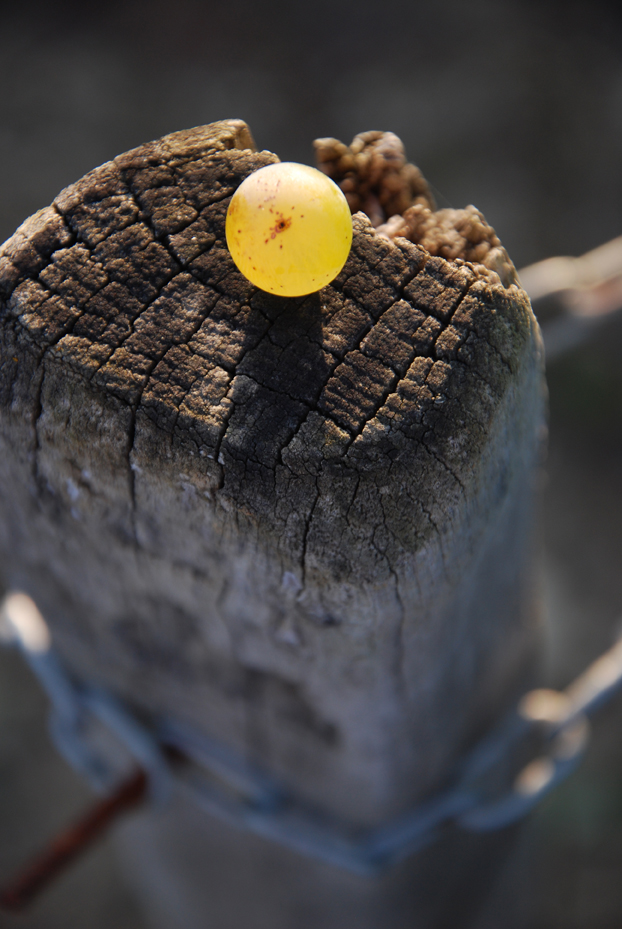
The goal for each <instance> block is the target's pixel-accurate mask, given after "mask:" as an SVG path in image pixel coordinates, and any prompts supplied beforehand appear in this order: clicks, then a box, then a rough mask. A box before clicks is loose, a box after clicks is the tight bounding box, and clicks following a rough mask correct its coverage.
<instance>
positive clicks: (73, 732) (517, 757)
mask: <svg viewBox="0 0 622 929" xmlns="http://www.w3.org/2000/svg"><path fill="white" fill-rule="evenodd" d="M0 635H2V637H3V638H4V640H5V642H6V643H7V644H13V645H16V646H17V647H19V648H20V650H21V652H22V654H23V655H24V657H25V659H26V661H27V662H28V664H29V665H30V667H31V669H32V670H33V672H34V674H35V675H36V677H37V679H38V680H39V682H40V683H41V685H42V687H43V688H44V689H45V691H46V693H47V695H48V697H49V699H50V702H51V717H50V718H51V726H50V731H51V735H52V737H53V739H54V741H55V744H56V745H57V747H58V749H59V751H60V752H61V753H62V754H63V756H64V757H65V758H66V759H67V760H68V761H69V763H70V764H72V765H73V766H74V767H75V768H76V770H78V771H79V772H80V773H82V774H83V775H85V776H86V778H87V779H88V780H89V782H90V783H91V784H92V786H93V787H94V788H95V789H97V790H101V789H109V788H110V787H111V786H112V785H113V784H114V783H115V782H118V781H119V780H120V778H121V771H120V770H119V768H118V762H117V761H116V759H115V758H113V757H112V755H111V754H110V753H108V754H106V753H105V751H104V750H103V749H102V747H101V745H97V744H94V743H93V742H92V741H90V740H89V722H91V721H92V720H93V719H96V720H98V721H99V723H100V724H101V725H103V726H105V727H106V729H107V730H109V732H111V733H112V734H113V735H114V737H115V738H116V740H118V742H120V743H121V745H123V746H124V748H125V749H126V750H127V752H129V754H130V755H131V756H132V757H133V758H134V759H135V761H136V762H137V763H138V764H139V765H140V767H141V768H142V769H143V770H144V771H145V773H146V774H147V775H148V781H149V785H150V794H151V798H152V800H154V801H155V802H157V803H163V802H165V801H166V800H167V799H169V798H170V797H171V795H172V794H173V792H175V791H178V792H180V793H182V794H185V795H187V796H189V797H190V798H192V800H193V801H194V802H195V803H196V804H197V805H198V806H199V807H200V808H201V809H203V810H205V811H206V812H208V813H209V814H211V815H213V816H217V817H218V818H220V819H223V820H225V821H226V822H228V823H230V824H232V825H234V826H236V827H238V828H242V829H248V830H249V831H251V832H254V833H256V834H257V835H261V836H264V837H265V838H268V839H271V840H273V841H276V842H279V843H281V844H283V845H286V846H288V847H289V848H292V849H294V850H296V851H297V852H299V853H301V854H303V855H307V856H310V857H312V858H316V859H319V860H321V861H324V862H328V863H330V864H333V865H337V866H339V867H342V868H346V869H348V870H350V871H354V872H357V873H360V874H370V873H375V872H377V871H378V870H379V869H381V868H384V867H387V866H389V865H392V864H394V863H396V862H397V861H399V860H401V859H403V858H405V857H407V856H408V855H411V854H413V853H414V852H416V851H418V850H419V849H421V848H423V847H424V846H425V845H427V844H429V843H430V842H432V841H434V839H435V838H436V836H437V835H438V832H439V830H441V829H442V828H444V827H446V826H448V825H450V824H453V825H457V826H459V827H461V828H464V829H468V830H472V831H488V830H492V829H500V828H503V827H505V826H507V825H509V824H510V823H512V822H515V821H516V820H518V819H520V818H521V817H523V816H525V815H526V813H528V812H529V811H530V810H531V809H532V808H533V807H534V806H535V805H536V804H537V803H538V802H539V801H540V800H541V799H542V797H544V796H545V795H546V794H547V793H548V792H549V791H550V790H551V789H552V788H553V787H554V786H555V785H556V784H558V783H559V782H560V781H561V780H563V779H564V778H565V777H567V776H568V774H569V773H570V772H571V771H572V770H573V769H574V767H575V766H576V764H577V762H578V761H579V759H580V757H581V754H582V752H583V750H584V748H585V745H586V743H587V737H588V718H589V717H590V716H591V715H592V714H593V713H594V712H595V711H596V710H597V709H598V708H599V707H600V706H601V705H602V704H603V703H604V702H605V701H606V700H608V699H610V698H611V696H613V694H615V693H616V692H617V691H618V690H619V689H621V688H622V641H620V642H618V643H616V644H615V645H614V646H613V647H612V648H611V649H609V651H608V652H606V653H605V654H604V655H602V656H601V657H600V658H599V659H598V660H597V661H595V662H593V663H592V664H591V665H590V666H589V668H588V669H587V670H586V671H585V672H584V673H583V674H581V675H580V676H579V677H578V678H577V679H576V680H575V681H574V682H573V683H572V684H571V685H570V686H569V687H567V688H566V690H565V691H563V692H558V691H552V690H536V691H531V692H530V693H529V694H526V695H525V697H524V698H523V700H521V701H520V703H519V706H518V708H517V709H516V710H515V711H513V712H512V713H511V714H510V715H509V716H508V717H507V718H506V719H505V720H504V721H502V723H501V724H500V725H499V726H498V727H497V728H496V729H494V730H493V731H492V732H491V733H489V734H488V735H487V736H486V737H485V738H484V739H483V740H482V741H481V742H480V743H479V744H478V745H477V746H476V747H475V748H474V749H473V750H472V751H471V752H470V754H469V755H468V756H467V758H466V759H465V761H464V763H463V764H462V766H461V769H460V772H459V774H458V775H457V776H456V777H455V779H454V781H453V783H451V784H450V785H449V786H448V787H447V788H445V789H443V790H440V791H438V792H437V793H436V794H435V795H434V796H432V797H430V798H429V799H428V800H426V801H425V802H423V803H421V804H419V805H418V806H417V807H416V808H415V809H414V810H412V811H410V812H408V813H406V814H404V815H402V816H400V817H398V818H396V819H395V820H394V821H393V822H390V823H388V824H386V825H384V826H381V827H377V828H375V829H367V830H360V829H356V828H354V827H353V826H352V825H351V824H348V823H345V822H342V821H339V820H336V819H335V818H333V817H329V816H327V815H326V814H325V813H323V812H322V811H319V810H317V809H315V808H313V807H311V806H310V805H308V804H307V803H306V802H304V801H303V800H302V799H300V798H298V797H296V796H294V795H293V794H291V793H290V792H289V791H288V789H287V788H286V787H285V786H284V785H283V784H282V783H281V782H280V781H278V780H277V779H276V778H274V777H272V776H271V775H269V774H268V773H266V772H265V771H263V770H261V769H260V768H258V767H256V766H254V765H251V764H249V763H248V762H246V761H245V760H244V759H242V758H240V757H238V756H237V755H236V754H235V753H234V752H232V751H231V750H230V749H229V748H227V747H226V746H224V745H222V744H221V743H219V742H217V741H216V740H213V739H210V738H208V737H206V736H204V735H202V734H200V733H198V732H196V731H194V730H193V729H192V728H191V727H189V726H187V725H186V724H185V723H182V722H179V721H177V720H172V719H162V720H159V721H156V722H155V723H154V725H153V726H152V727H150V728H148V727H147V726H146V725H145V724H144V723H143V722H141V721H139V720H138V719H137V718H136V716H135V715H134V714H133V713H132V712H131V710H130V709H129V708H128V707H127V706H125V705H124V704H123V703H122V702H121V701H119V700H118V699H117V698H116V697H115V696H114V695H112V694H110V693H108V692H106V691H104V690H103V689H102V688H99V687H93V686H91V685H89V684H88V683H79V682H77V681H76V680H74V679H73V678H72V677H71V676H70V675H69V674H68V673H67V672H66V671H65V669H64V668H63V666H62V664H61V662H60V661H59V659H58V657H57V656H56V654H55V652H54V650H53V648H52V645H51V638H50V635H49V630H48V629H47V626H46V624H45V621H44V620H43V617H42V616H41V615H40V613H39V612H38V610H37V608H36V606H35V604H34V603H33V601H32V600H30V598H28V597H26V595H24V594H19V593H18V594H11V595H9V596H8V597H7V598H5V600H4V602H3V604H2V606H1V607H0ZM165 746H166V747H169V748H170V747H173V748H175V749H177V750H178V751H180V752H181V753H182V754H183V756H184V757H185V758H186V759H187V760H188V762H189V763H188V764H184V765H182V766H180V767H177V766H175V765H172V764H171V762H170V761H169V760H168V758H167V756H166V751H165ZM534 746H535V747H534ZM526 753H527V756H526Z"/></svg>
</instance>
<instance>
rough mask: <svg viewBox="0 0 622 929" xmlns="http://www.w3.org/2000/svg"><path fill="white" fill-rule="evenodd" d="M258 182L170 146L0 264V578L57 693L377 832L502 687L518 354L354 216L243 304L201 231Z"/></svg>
mask: <svg viewBox="0 0 622 929" xmlns="http://www.w3.org/2000/svg"><path fill="white" fill-rule="evenodd" d="M277 160H278V159H277V158H276V156H275V155H273V154H270V153H268V152H259V153H258V152H255V151H254V150H253V148H252V140H251V138H250V135H249V133H248V130H247V128H246V127H245V126H244V124H243V123H241V122H239V121H235V120H231V121H225V122H222V123H215V124H213V125H211V126H207V127H201V128H198V129H193V130H189V131H186V132H179V133H175V134H173V135H170V136H166V137H165V138H164V139H161V140H159V141H157V142H154V143H150V144H148V145H144V146H141V147H140V148H138V149H135V150H134V151H131V152H128V153H126V154H124V155H121V156H119V157H118V158H116V159H115V160H114V161H112V162H110V163H108V164H106V165H103V166H102V167H100V168H97V169H96V170H95V171H93V172H91V173H90V174H89V175H87V176H86V177H85V178H83V179H82V180H80V181H78V182H77V183H76V184H74V185H72V186H71V187H68V188H67V189H65V190H64V191H62V193H61V194H60V195H59V196H58V197H57V198H56V200H55V201H54V203H53V204H52V206H50V207H48V208H46V209H44V210H42V211H40V212H39V213H37V214H35V216H33V217H31V218H30V219H29V220H27V221H26V223H24V225H23V226H22V227H20V229H19V230H18V231H17V232H16V233H15V235H14V236H13V237H12V238H11V239H9V240H8V242H6V243H5V244H4V246H2V248H1V249H0V294H1V301H2V302H1V303H0V326H1V329H0V332H1V339H2V342H1V348H0V351H1V355H0V442H1V443H2V444H1V448H0V552H1V555H2V562H1V571H2V575H3V580H4V583H5V584H6V585H7V586H10V587H17V588H21V589H23V590H26V591H28V592H30V593H31V594H32V595H33V596H34V598H35V600H36V601H37V603H38V604H39V606H40V607H41V609H42V610H43V612H44V614H45V615H46V616H47V618H48V619H49V620H50V623H51V625H52V628H53V632H54V636H55V640H56V642H57V644H58V647H59V648H60V650H61V651H62V653H63V655H64V656H65V658H66V660H67V661H68V662H69V663H70V665H71V667H72V668H73V669H74V670H75V671H76V672H77V673H79V674H83V675H86V676H88V677H89V678H95V679H96V680H98V681H101V682H102V683H104V684H105V685H107V686H108V687H111V688H112V689H114V690H115V691H116V692H117V693H120V694H122V695H123V696H125V697H126V698H127V699H128V700H129V701H130V702H131V703H133V704H135V705H137V706H139V707H140V708H142V710H144V711H147V712H149V713H152V714H156V715H157V714H159V713H167V714H172V715H174V716H178V717H181V718H183V719H186V720H188V721H190V722H191V723H192V724H193V725H195V726H196V727H198V728H200V729H202V730H203V731H205V732H207V733H209V734H210V735H212V736H215V737H217V738H219V739H221V740H223V741H225V742H226V743H227V744H229V745H230V746H232V747H234V748H236V749H237V750H239V751H242V752H244V753H246V754H248V755H250V756H251V757H253V758H255V759H256V760H258V761H259V762H261V763H262V764H264V765H265V766H266V767H267V768H269V769H270V770H271V771H273V772H274V773H275V774H276V775H278V776H280V777H282V778H283V779H284V780H285V781H286V782H287V783H288V784H290V785H291V786H292V788H293V789H295V790H296V791H298V792H299V793H301V794H302V795H303V796H305V797H307V798H308V799H309V800H311V801H313V802H315V803H316V804H319V805H321V806H322V807H323V808H325V809H327V810H328V811H330V812H333V813H338V814H339V815H340V816H342V817H345V818H348V819H350V820H351V821H352V822H354V823H361V824H373V823H378V822H381V821H383V820H384V819H385V818H386V817H388V816H391V815H394V814H397V813H399V812H400V811H402V810H404V809H406V808H408V807H409V806H410V805H411V804H412V803H414V802H415V801H416V800H417V799H418V798H420V797H421V796H422V795H424V794H425V793H426V792H427V791H428V790H430V789H431V788H433V787H434V786H435V785H436V784H437V783H438V782H439V780H442V779H443V778H445V777H446V776H447V775H448V773H449V772H450V771H451V767H452V765H453V763H454V762H455V761H456V759H457V758H458V757H459V755H460V754H461V752H462V751H463V750H464V748H465V746H467V745H468V744H469V742H470V741H471V740H472V739H473V738H474V737H475V736H476V735H477V734H479V733H480V732H481V731H482V730H483V729H484V728H485V727H486V726H487V725H488V723H489V722H490V721H491V720H492V719H494V718H495V717H496V716H497V715H498V714H499V713H500V712H501V711H502V710H503V708H504V707H505V706H507V705H508V703H509V701H511V700H512V699H513V697H514V695H515V694H516V692H517V690H518V688H519V687H520V686H521V683H522V681H523V678H524V674H525V671H526V668H527V667H528V663H529V658H530V655H531V653H532V647H533V609H532V607H533V604H532V602H531V599H530V598H531V588H530V586H529V584H528V583H527V582H526V569H527V561H528V558H527V556H528V544H527V543H528V536H529V527H530V521H531V503H532V492H533V478H534V471H535V467H536V462H537V458H538V454H539V451H538V450H539V446H540V441H541V423H542V397H543V389H542V362H541V351H540V341H539V335H538V331H537V325H536V323H535V320H534V317H533V315H532V313H531V309H530V306H529V302H528V300H527V297H526V296H525V294H524V292H523V291H522V290H521V289H520V287H519V286H518V285H517V284H516V283H512V282H510V281H509V280H508V279H507V277H506V278H505V285H504V284H503V283H502V282H501V280H500V278H499V277H498V275H497V274H496V273H495V272H494V271H491V270H490V268H487V267H485V266H484V265H482V264H477V263H472V262H467V261H465V260H463V259H462V258H460V257H458V256H456V257H454V258H452V260H447V259H445V258H443V257H440V256H438V255H437V256H435V255H431V254H430V252H429V251H427V250H426V249H424V248H422V247H421V246H419V245H417V244H416V243H414V242H411V241H408V240H407V239H404V238H400V237H397V238H395V239H393V240H391V238H389V237H387V236H383V235H381V234H378V233H377V232H376V231H375V230H374V228H373V227H372V225H371V224H370V222H369V220H368V219H367V217H366V216H364V215H363V214H361V213H359V214H357V215H356V216H355V217H354V242H353V248H352V253H351V255H350V258H349V259H348V262H347V264H346V266H345V268H344V269H343V271H342V273H341V274H340V275H339V277H338V278H337V279H336V280H335V281H334V282H333V283H332V284H331V286H329V287H327V288H325V289H324V290H322V291H320V292H319V293H317V294H313V295H311V296H309V297H306V298H299V299H286V298H279V297H273V296H270V295H268V294H265V293H263V292H261V291H258V290H257V289H256V288H255V287H253V286H252V285H251V284H250V283H249V282H248V281H247V280H246V279H245V278H244V277H243V276H242V275H241V274H240V273H239V272H238V271H237V270H236V268H235V266H234V265H233V262H232V260H231V257H230V255H229V253H228V251H227V248H226V243H225V236H224V219H225V214H226V210H227V206H228V203H229V198H230V196H231V194H232V192H233V191H234V190H235V188H236V187H237V186H238V184H239V183H240V182H241V181H242V180H243V178H244V177H246V176H247V175H248V174H249V173H250V172H251V171H253V170H256V169H257V168H258V167H260V166H262V165H264V164H269V163H272V162H274V161H277ZM474 221H475V220H474ZM488 228H489V227H488ZM253 841H257V840H253ZM288 892H289V891H288ZM292 894H293V897H295V892H294V891H292ZM214 899H215V898H214ZM219 905H220V904H216V903H215V904H214V906H215V907H216V908H217V907H218V906H219ZM280 906H281V908H282V909H283V915H282V916H280V917H278V918H280V919H282V921H283V922H282V925H283V926H286V925H293V923H292V922H291V919H290V921H289V922H288V921H287V919H289V917H287V912H288V910H287V906H285V904H283V901H282V900H281V903H280ZM292 906H294V904H292ZM213 918H214V922H213V925H214V926H220V924H221V923H220V922H218V921H217V920H218V919H219V918H220V917H218V916H214V917H213ZM335 918H336V917H335ZM357 918H358V917H357ZM362 918H363V917H361V919H362ZM366 918H367V917H366ZM375 918H376V917H372V916H369V920H370V921H369V922H368V923H366V922H356V921H353V922H351V923H350V925H352V926H356V927H358V926H359V925H360V926H367V925H369V926H372V925H373V926H375V925H376V923H375V922H374V921H373V919H375ZM271 919H272V921H271V923H270V925H272V926H274V927H275V929H276V927H278V926H280V925H281V923H279V922H278V921H277V917H276V916H273V917H271ZM378 919H380V920H381V921H382V917H381V915H380V916H378ZM240 924H241V923H240ZM341 924H342V925H343V922H342V923H341ZM223 925H225V923H223ZM226 925H229V923H226ZM245 925H246V926H248V927H249V929H252V924H251V923H250V922H246V923H245ZM257 925H263V923H260V922H258V923H257ZM322 925H323V926H324V927H328V926H329V925H332V924H331V923H330V922H329V920H328V917H326V918H324V921H323V923H322ZM395 925H397V923H396V924H395ZM409 925H410V923H409ZM422 925H428V923H422ZM429 925H432V923H430V924H429Z"/></svg>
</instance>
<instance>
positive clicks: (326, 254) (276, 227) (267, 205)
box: [225, 162, 352, 297]
mask: <svg viewBox="0 0 622 929" xmlns="http://www.w3.org/2000/svg"><path fill="white" fill-rule="evenodd" d="M225 231H226V236H227V245H228V246H229V251H230V252H231V257H232V258H233V260H234V262H235V264H236V266H237V267H238V269H239V270H240V271H241V272H242V274H244V276H245V277H247V278H248V280H249V281H250V282H251V283H252V284H255V286H257V287H260V288H261V289H262V290H267V291H268V292H269V293H272V294H280V295H281V296H283V297H301V296H304V295H305V294H310V293H314V292H315V291H317V290H320V288H321V287H325V286H326V284H330V282H331V281H332V280H334V278H335V277H337V275H338V274H339V272H340V271H341V269H342V268H343V266H344V264H345V263H346V260H347V258H348V255H349V254H350V247H351V245H352V216H351V213H350V207H349V206H348V202H347V200H346V198H345V196H344V194H343V192H342V191H341V189H340V188H339V187H338V186H337V185H336V184H335V182H334V181H332V180H331V179H330V178H329V177H327V176H326V175H325V174H322V172H321V171H318V170H317V169H316V168H310V167H308V166H307V165H302V164H296V163H295V162H280V163H278V164H273V165H266V167H264V168H259V170H258V171H255V172H254V173H253V174H249V176H248V177H247V178H245V180H244V181H242V183H241V184H240V186H239V187H238V189H237V190H236V192H235V193H234V195H233V197H232V198H231V203H230V204H229V209H228V211H227V219H226V227H225Z"/></svg>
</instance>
